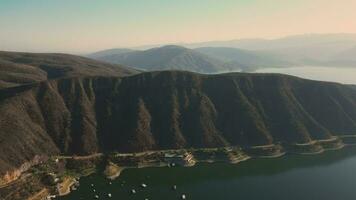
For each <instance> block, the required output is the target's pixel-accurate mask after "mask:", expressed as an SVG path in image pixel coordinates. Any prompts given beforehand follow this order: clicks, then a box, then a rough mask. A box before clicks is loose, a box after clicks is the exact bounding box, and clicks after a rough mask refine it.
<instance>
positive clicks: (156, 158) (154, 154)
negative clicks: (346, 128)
mask: <svg viewBox="0 0 356 200" xmlns="http://www.w3.org/2000/svg"><path fill="white" fill-rule="evenodd" d="M345 138H346V139H347V141H349V140H351V142H345V143H344V142H343V139H345ZM355 145H356V136H353V135H350V136H349V135H347V136H340V137H332V138H330V139H324V140H313V141H310V142H307V143H296V144H294V145H293V144H292V145H285V146H282V145H280V144H268V145H259V146H252V147H249V148H246V149H242V148H241V147H236V146H233V147H221V148H202V149H173V150H172V149H171V150H159V151H145V152H138V153H116V154H115V153H112V154H104V153H96V154H93V155H87V156H53V157H52V158H51V159H50V160H49V161H52V162H53V161H54V160H55V161H56V163H57V162H59V163H60V162H66V163H67V162H69V161H74V162H76V163H82V162H90V161H91V162H92V164H91V165H90V166H89V167H90V168H84V169H80V172H87V173H75V172H74V174H72V175H69V176H67V177H66V178H68V179H72V180H75V181H71V183H70V184H66V183H65V181H66V179H65V180H64V181H62V182H61V183H58V184H57V185H56V188H57V187H58V185H63V184H64V186H62V187H63V188H62V191H61V192H59V191H58V193H57V194H56V195H60V196H63V195H68V194H70V192H71V188H72V187H73V186H74V184H75V183H76V181H77V179H79V178H80V177H83V176H89V175H91V174H94V173H97V172H99V171H98V162H94V161H98V160H99V161H100V162H101V161H104V160H106V161H107V162H108V163H107V164H106V166H105V169H107V168H108V166H110V169H109V171H107V173H104V171H105V170H103V171H102V172H101V173H104V175H105V176H106V177H107V178H108V179H110V180H114V179H116V178H118V177H120V175H121V174H122V173H123V171H124V170H125V169H129V168H147V167H173V166H181V167H192V166H194V165H196V164H197V163H218V162H225V163H230V164H236V165H237V164H239V163H241V162H244V161H247V160H250V159H253V158H256V159H259V158H262V159H274V158H280V157H283V156H288V154H296V155H311V156H312V155H319V154H323V153H325V152H327V151H337V150H341V149H344V148H347V147H352V146H355ZM93 160H94V161H93ZM89 169H90V170H89ZM67 170H68V169H67ZM72 170H73V169H72ZM74 170H75V169H74ZM10 184H11V183H10ZM44 189H49V186H48V187H44V188H43V190H44ZM52 191H53V190H52ZM35 195H36V194H34V196H35ZM50 195H51V194H49V195H48V196H50Z"/></svg>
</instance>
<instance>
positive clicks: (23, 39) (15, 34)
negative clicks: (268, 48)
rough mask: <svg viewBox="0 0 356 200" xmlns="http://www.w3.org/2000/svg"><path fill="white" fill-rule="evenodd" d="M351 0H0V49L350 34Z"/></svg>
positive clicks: (354, 5)
mask: <svg viewBox="0 0 356 200" xmlns="http://www.w3.org/2000/svg"><path fill="white" fill-rule="evenodd" d="M355 10H356V1H355V0H100V1H99V0H0V50H10V51H34V52H72V53H87V52H91V51H96V50H101V49H107V48H114V47H132V46H140V45H148V44H167V43H191V42H203V41H214V40H231V39H240V38H277V37H282V36H286V35H295V34H305V33H356V20H355V19H356V12H355Z"/></svg>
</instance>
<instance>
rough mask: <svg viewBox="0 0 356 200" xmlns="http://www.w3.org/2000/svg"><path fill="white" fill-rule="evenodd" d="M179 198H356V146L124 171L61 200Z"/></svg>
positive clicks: (83, 183) (97, 177) (84, 181)
mask: <svg viewBox="0 0 356 200" xmlns="http://www.w3.org/2000/svg"><path fill="white" fill-rule="evenodd" d="M91 184H93V185H94V186H91ZM142 184H145V185H147V187H142V186H141V185H142ZM174 185H176V189H175V190H174V189H173V186H174ZM133 189H134V190H135V191H136V193H135V194H132V192H131V191H132V190H133ZM94 190H95V191H94ZM108 194H111V196H112V197H111V198H109V197H108ZM183 194H185V195H186V199H203V200H218V199H224V200H238V199H244V200H264V199H266V200H269V199H274V200H285V199H288V200H315V199H323V200H335V199H337V200H349V199H356V147H347V148H344V149H342V150H337V151H327V152H325V153H323V154H319V155H303V156H302V155H287V156H284V157H280V158H268V159H260V158H257V159H250V160H248V161H244V162H241V163H239V164H227V163H214V164H197V165H196V166H194V167H186V168H185V167H164V168H141V169H127V170H124V171H123V173H122V174H121V175H120V177H119V178H117V179H116V180H114V181H109V180H108V179H106V178H105V177H104V176H103V175H101V174H100V173H98V174H94V175H91V176H88V177H83V178H81V179H80V187H79V188H78V190H76V191H73V192H72V193H71V194H70V195H68V196H64V197H61V198H59V199H61V200H80V199H85V200H87V199H95V195H98V197H99V199H125V200H130V199H132V200H136V199H137V200H139V199H140V200H144V199H146V198H147V199H150V200H167V199H181V196H182V195H183Z"/></svg>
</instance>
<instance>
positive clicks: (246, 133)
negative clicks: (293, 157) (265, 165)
mask: <svg viewBox="0 0 356 200" xmlns="http://www.w3.org/2000/svg"><path fill="white" fill-rule="evenodd" d="M157 91H159V92H157ZM0 113H2V114H1V115H0V172H1V173H3V172H4V171H6V170H8V169H12V168H14V167H18V166H20V164H21V163H23V162H25V161H26V160H29V159H31V158H32V157H34V155H43V154H45V155H48V154H50V155H51V154H59V153H61V154H66V155H73V154H76V155H86V154H92V153H96V152H111V151H118V152H137V151H144V150H153V149H171V148H191V147H222V146H230V145H238V146H242V147H249V146H254V145H266V144H276V143H281V144H295V143H304V142H309V141H311V140H315V139H329V138H331V137H332V136H333V135H344V134H356V91H355V90H353V89H351V88H350V87H349V86H346V85H341V84H335V83H326V82H318V81H310V80H304V79H299V78H295V77H291V76H283V75H276V74H265V75H259V74H241V73H231V74H222V75H199V74H195V73H189V72H177V71H166V72H149V73H142V74H138V75H134V76H129V77H123V78H116V77H111V78H109V77H87V78H85V77H76V78H64V79H58V80H50V81H44V82H41V83H35V84H32V85H26V86H20V87H14V88H7V89H3V90H0Z"/></svg>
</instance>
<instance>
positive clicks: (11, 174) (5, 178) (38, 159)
mask: <svg viewBox="0 0 356 200" xmlns="http://www.w3.org/2000/svg"><path fill="white" fill-rule="evenodd" d="M47 160H48V156H39V155H36V156H35V157H34V158H33V159H32V160H31V161H28V162H25V163H23V164H22V165H21V166H20V167H19V168H17V169H14V170H9V171H6V172H5V173H4V174H3V175H2V177H1V178H0V185H6V184H8V183H11V182H12V181H15V180H17V179H18V178H19V177H20V176H21V175H22V173H24V172H26V171H27V170H29V169H30V168H31V167H32V166H34V165H38V164H40V163H42V162H46V161H47Z"/></svg>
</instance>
